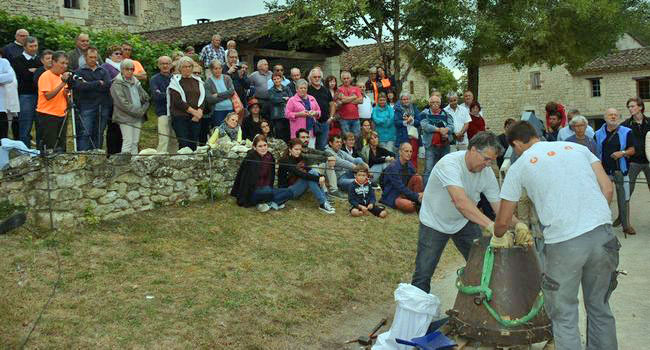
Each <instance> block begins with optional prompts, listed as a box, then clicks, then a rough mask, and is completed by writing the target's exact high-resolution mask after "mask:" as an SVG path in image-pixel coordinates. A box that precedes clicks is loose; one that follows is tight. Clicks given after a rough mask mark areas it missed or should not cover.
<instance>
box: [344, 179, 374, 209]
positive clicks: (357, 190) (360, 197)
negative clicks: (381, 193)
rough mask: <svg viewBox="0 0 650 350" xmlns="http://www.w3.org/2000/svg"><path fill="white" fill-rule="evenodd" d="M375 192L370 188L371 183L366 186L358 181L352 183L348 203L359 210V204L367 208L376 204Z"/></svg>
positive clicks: (368, 182)
mask: <svg viewBox="0 0 650 350" xmlns="http://www.w3.org/2000/svg"><path fill="white" fill-rule="evenodd" d="M376 201H377V199H376V198H375V190H373V189H372V188H371V187H370V181H366V183H365V184H359V183H357V180H354V182H352V186H350V190H349V191H348V202H350V205H351V206H352V207H353V208H357V206H358V205H359V204H361V205H363V206H364V207H367V206H368V204H375V202H376Z"/></svg>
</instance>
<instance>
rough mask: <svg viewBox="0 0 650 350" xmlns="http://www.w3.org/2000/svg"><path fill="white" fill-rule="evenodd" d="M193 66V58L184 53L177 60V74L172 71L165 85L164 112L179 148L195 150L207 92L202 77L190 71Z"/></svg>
mask: <svg viewBox="0 0 650 350" xmlns="http://www.w3.org/2000/svg"><path fill="white" fill-rule="evenodd" d="M193 67H194V61H193V60H192V59H191V58H189V57H187V56H183V57H181V58H180V59H179V60H178V69H179V71H180V74H174V75H172V78H171V79H170V81H169V88H168V89H167V101H168V102H167V105H168V107H167V108H168V111H167V114H168V115H170V116H171V117H172V127H173V128H174V132H176V137H177V138H178V146H179V148H184V147H189V148H190V149H192V150H196V147H197V145H198V144H199V135H200V132H201V119H203V111H204V108H205V103H206V101H205V100H206V93H205V86H204V84H203V81H202V80H201V78H199V77H197V76H194V75H192V69H193ZM204 141H205V140H204Z"/></svg>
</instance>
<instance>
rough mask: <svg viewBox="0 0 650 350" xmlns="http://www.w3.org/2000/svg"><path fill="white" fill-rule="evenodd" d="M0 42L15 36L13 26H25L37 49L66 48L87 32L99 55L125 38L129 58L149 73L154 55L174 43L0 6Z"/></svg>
mask: <svg viewBox="0 0 650 350" xmlns="http://www.w3.org/2000/svg"><path fill="white" fill-rule="evenodd" d="M0 23H2V26H0V43H2V45H4V44H5V43H10V42H13V41H14V40H15V35H16V30H18V29H20V28H25V29H27V30H28V31H29V34H30V35H31V36H34V37H36V38H37V39H38V42H39V50H40V51H42V50H45V49H50V50H63V51H66V52H67V51H69V50H72V49H73V48H74V47H75V38H76V37H77V35H78V34H79V33H81V32H84V33H88V34H89V35H90V43H91V45H92V46H95V47H97V48H98V49H99V51H100V54H101V55H102V57H104V58H105V57H106V51H107V50H108V48H109V47H110V46H113V45H120V44H122V43H123V42H125V41H126V42H129V43H130V44H131V45H133V50H134V55H133V58H134V59H137V60H138V61H140V63H142V65H143V66H144V68H145V69H146V70H147V72H149V73H150V74H152V73H153V72H155V71H156V70H157V69H158V65H157V60H158V57H160V56H163V55H168V56H169V55H171V53H172V52H173V51H174V50H178V48H177V47H175V46H171V45H167V44H157V43H151V42H148V41H146V39H144V38H142V37H141V36H139V35H136V34H131V33H128V32H122V31H114V30H110V29H109V30H92V29H82V28H81V27H79V26H76V25H72V24H69V23H60V22H57V21H55V20H51V19H42V18H35V17H28V16H12V15H10V14H8V13H7V12H6V11H1V10H0Z"/></svg>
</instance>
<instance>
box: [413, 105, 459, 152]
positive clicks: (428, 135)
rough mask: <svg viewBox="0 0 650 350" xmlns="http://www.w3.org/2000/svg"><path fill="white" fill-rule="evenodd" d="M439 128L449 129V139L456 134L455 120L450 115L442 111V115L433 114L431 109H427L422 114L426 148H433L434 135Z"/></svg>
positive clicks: (421, 126) (423, 139)
mask: <svg viewBox="0 0 650 350" xmlns="http://www.w3.org/2000/svg"><path fill="white" fill-rule="evenodd" d="M439 127H444V128H449V133H448V134H447V135H449V137H451V135H452V134H453V133H454V119H453V118H452V117H451V115H449V113H447V112H445V111H444V110H442V109H441V110H440V114H436V115H433V114H431V109H430V108H427V109H425V110H423V111H422V112H421V113H420V128H421V129H422V143H423V144H424V147H427V148H429V147H431V139H432V138H433V133H434V132H436V130H438V128H439Z"/></svg>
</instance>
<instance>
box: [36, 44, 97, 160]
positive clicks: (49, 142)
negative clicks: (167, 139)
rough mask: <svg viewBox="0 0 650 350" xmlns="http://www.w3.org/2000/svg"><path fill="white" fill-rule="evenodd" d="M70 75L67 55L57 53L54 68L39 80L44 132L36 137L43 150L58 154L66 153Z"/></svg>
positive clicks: (38, 125) (39, 101) (39, 109)
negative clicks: (68, 81) (59, 152)
mask: <svg viewBox="0 0 650 350" xmlns="http://www.w3.org/2000/svg"><path fill="white" fill-rule="evenodd" d="M84 62H85V61H84ZM70 74H71V73H70V72H68V58H67V57H66V54H65V52H63V51H57V52H55V53H54V54H53V55H52V68H50V69H49V70H47V71H45V72H44V73H43V74H41V77H40V78H39V79H38V103H37V107H36V112H37V113H38V122H37V123H36V125H37V127H38V129H39V130H40V132H37V133H36V135H37V137H38V138H39V139H38V140H37V144H38V148H39V149H43V147H46V148H47V149H49V150H54V151H55V152H58V151H63V152H65V148H66V137H67V127H66V125H65V124H66V123H65V114H66V111H67V109H68V88H69V87H68V86H67V84H66V81H67V80H68V78H69V77H70Z"/></svg>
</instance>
